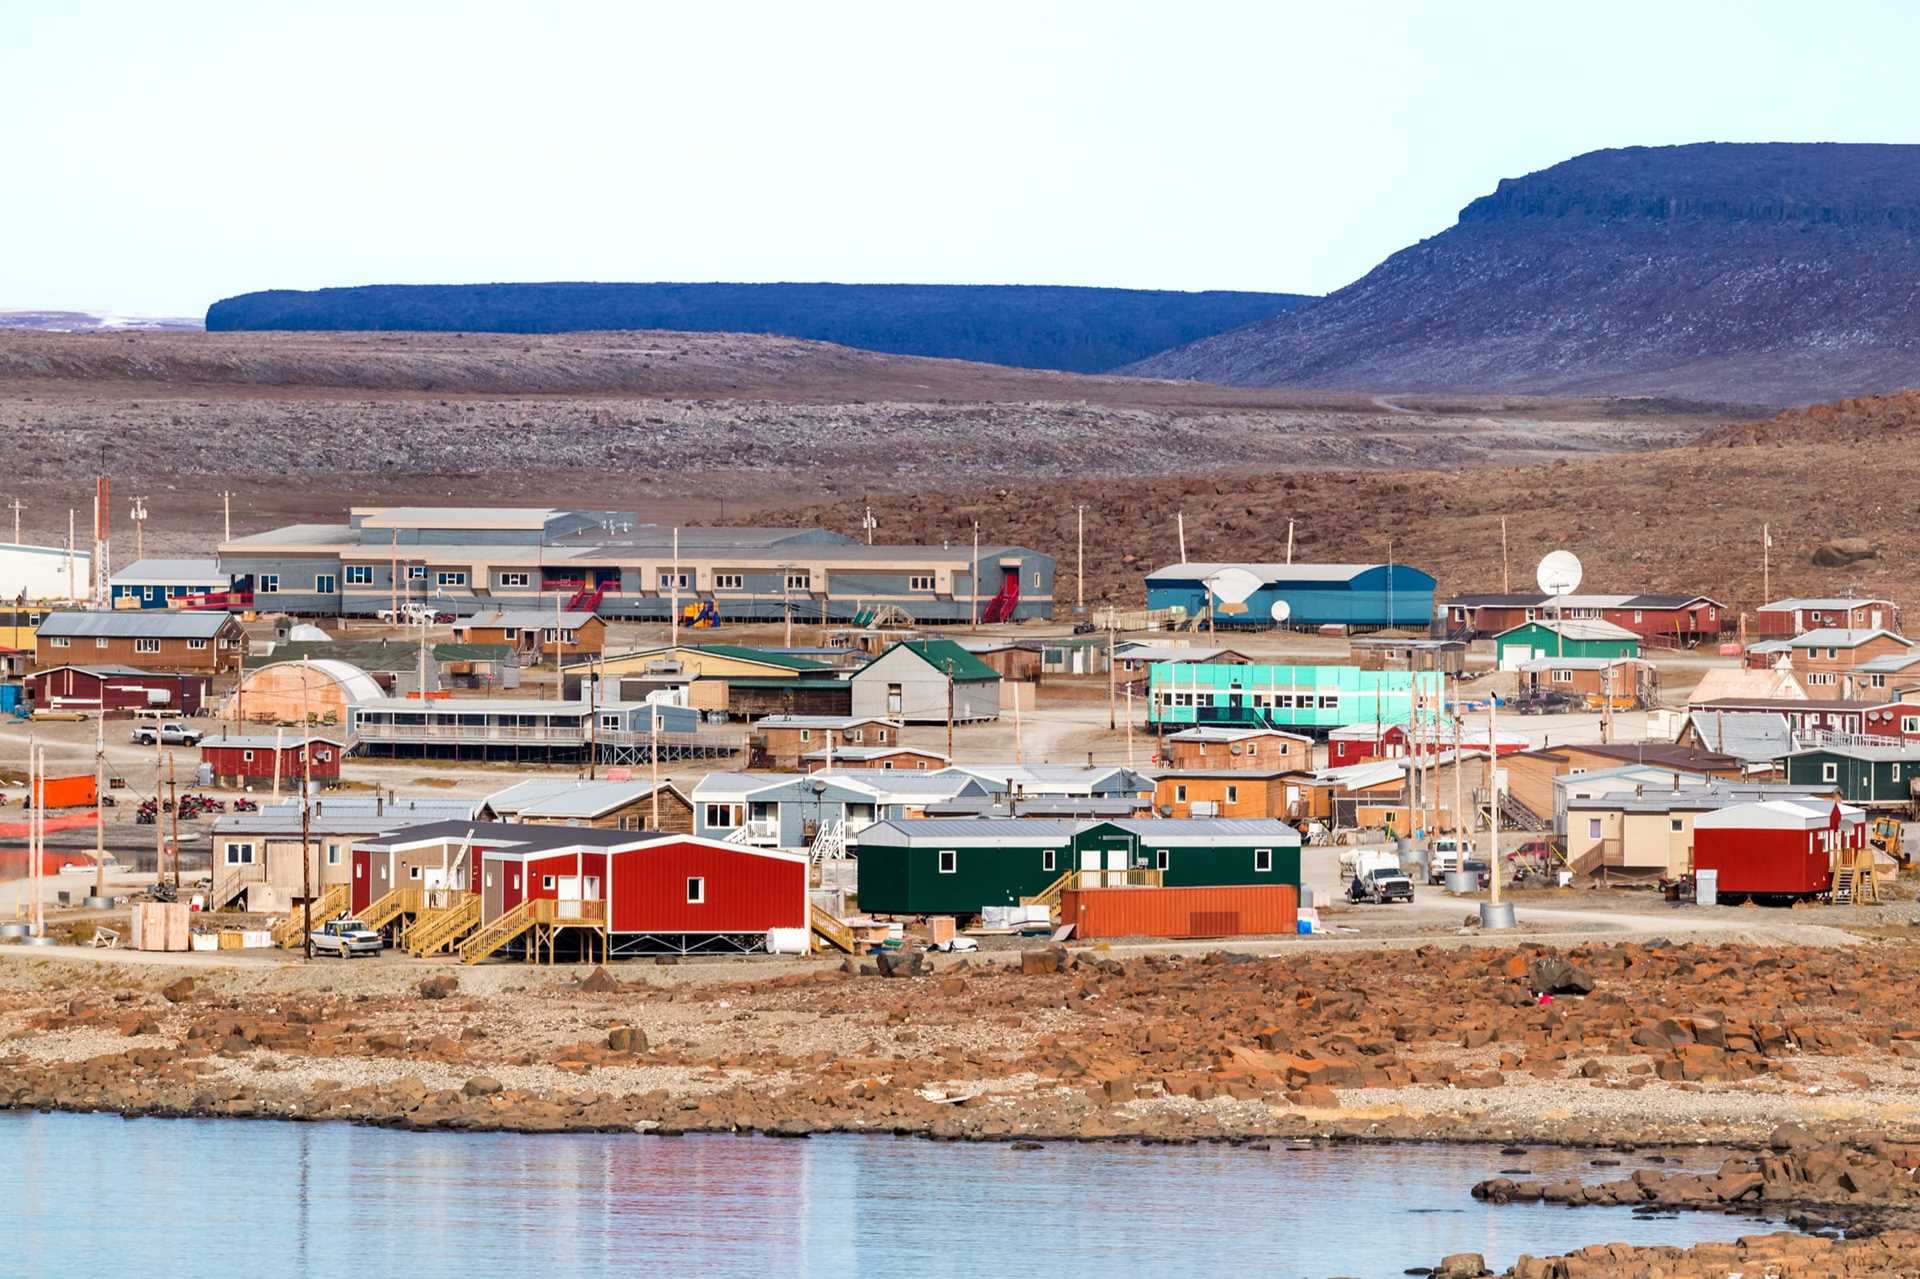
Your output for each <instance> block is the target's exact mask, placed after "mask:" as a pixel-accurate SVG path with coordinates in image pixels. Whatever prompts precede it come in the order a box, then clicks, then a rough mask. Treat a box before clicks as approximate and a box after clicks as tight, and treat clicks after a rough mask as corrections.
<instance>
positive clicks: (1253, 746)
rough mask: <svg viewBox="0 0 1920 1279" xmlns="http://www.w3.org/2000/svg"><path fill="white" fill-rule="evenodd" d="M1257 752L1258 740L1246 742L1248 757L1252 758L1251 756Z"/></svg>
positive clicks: (1258, 748)
mask: <svg viewBox="0 0 1920 1279" xmlns="http://www.w3.org/2000/svg"><path fill="white" fill-rule="evenodd" d="M1259 753H1260V743H1258V742H1248V743H1247V758H1248V759H1252V758H1254V757H1255V756H1256V755H1258V754H1259ZM1282 753H1283V754H1284V753H1285V752H1282Z"/></svg>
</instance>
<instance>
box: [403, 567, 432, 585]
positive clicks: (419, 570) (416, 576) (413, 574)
mask: <svg viewBox="0 0 1920 1279" xmlns="http://www.w3.org/2000/svg"><path fill="white" fill-rule="evenodd" d="M407 580H408V581H409V582H424V581H426V580H427V566H426V565H425V564H409V565H407Z"/></svg>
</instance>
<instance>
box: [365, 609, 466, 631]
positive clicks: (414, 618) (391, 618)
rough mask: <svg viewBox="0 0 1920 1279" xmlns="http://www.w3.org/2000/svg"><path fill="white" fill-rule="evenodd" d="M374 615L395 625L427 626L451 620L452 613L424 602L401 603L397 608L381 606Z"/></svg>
mask: <svg viewBox="0 0 1920 1279" xmlns="http://www.w3.org/2000/svg"><path fill="white" fill-rule="evenodd" d="M374 616H375V617H377V618H379V619H380V620H381V621H383V622H390V623H392V624H393V625H395V626H402V625H405V626H427V625H430V624H444V623H447V622H451V621H452V620H453V614H452V613H448V612H445V611H442V610H438V609H431V608H428V607H427V606H426V605H424V604H402V605H401V606H400V607H399V608H383V609H381V610H380V611H379V612H378V613H375V614H374Z"/></svg>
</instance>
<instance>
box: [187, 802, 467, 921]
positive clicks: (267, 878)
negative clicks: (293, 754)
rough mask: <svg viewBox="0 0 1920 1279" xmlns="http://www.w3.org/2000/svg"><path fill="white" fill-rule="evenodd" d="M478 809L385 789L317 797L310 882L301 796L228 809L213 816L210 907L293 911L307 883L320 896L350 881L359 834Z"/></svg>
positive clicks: (310, 834)
mask: <svg viewBox="0 0 1920 1279" xmlns="http://www.w3.org/2000/svg"><path fill="white" fill-rule="evenodd" d="M289 780H290V779H289ZM473 815H474V802H473V801H472V800H470V799H465V800H460V799H442V798H439V797H434V798H424V797H423V798H418V799H412V798H406V797H395V796H391V795H387V794H384V793H381V792H375V793H374V794H372V795H341V794H330V795H327V796H324V797H321V798H313V799H311V802H310V803H309V804H308V812H307V816H306V839H307V849H308V853H309V856H310V859H311V864H310V865H309V866H308V867H307V870H306V872H305V878H304V880H303V876H302V871H301V866H300V847H301V814H300V805H299V803H298V802H292V803H284V804H281V803H268V804H262V805H261V806H260V809H259V811H257V812H251V813H223V814H221V815H220V816H218V817H216V818H215V819H214V822H213V829H212V833H211V835H210V840H211V843H212V855H213V869H214V883H213V889H212V899H211V901H210V902H209V903H208V909H209V910H224V909H226V908H228V907H237V908H238V909H241V910H246V911H251V912H255V913H262V914H265V913H272V912H276V911H284V910H287V909H289V908H291V907H292V906H294V905H295V904H297V903H298V902H300V901H302V900H304V898H303V896H302V894H303V891H304V887H303V886H304V885H309V884H310V885H311V886H312V890H313V894H314V896H315V897H319V896H321V895H322V894H324V893H325V892H326V891H327V889H329V888H331V887H333V886H334V885H336V884H337V885H340V886H342V887H344V886H345V885H347V884H348V883H349V882H350V880H351V878H352V874H353V859H352V857H351V856H350V855H349V852H350V850H351V848H352V846H353V841H354V840H355V839H358V838H361V837H364V836H371V835H380V834H384V833H386V832H388V831H391V830H396V829H399V828H400V827H403V826H412V825H419V824H421V823H423V822H438V821H464V820H468V819H471V818H472V817H473Z"/></svg>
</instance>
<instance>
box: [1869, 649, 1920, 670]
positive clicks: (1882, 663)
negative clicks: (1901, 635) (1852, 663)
mask: <svg viewBox="0 0 1920 1279" xmlns="http://www.w3.org/2000/svg"><path fill="white" fill-rule="evenodd" d="M1917 664H1920V653H1889V654H1887V655H1886V656H1885V657H1874V658H1869V659H1868V660H1867V661H1864V662H1861V663H1860V664H1859V665H1858V666H1856V667H1854V668H1853V669H1854V670H1855V671H1856V672H1862V673H1865V674H1868V675H1897V674H1899V673H1900V672H1901V671H1904V670H1906V669H1907V668H1908V667H1909V666H1914V665H1917Z"/></svg>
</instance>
